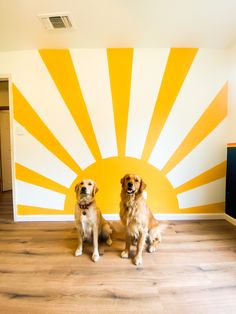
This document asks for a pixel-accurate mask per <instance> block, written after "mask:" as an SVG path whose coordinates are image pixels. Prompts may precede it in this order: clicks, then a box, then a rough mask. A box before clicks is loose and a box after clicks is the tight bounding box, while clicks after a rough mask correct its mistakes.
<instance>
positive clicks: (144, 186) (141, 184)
mask: <svg viewBox="0 0 236 314" xmlns="http://www.w3.org/2000/svg"><path fill="white" fill-rule="evenodd" d="M146 187H147V184H146V183H145V182H144V181H143V179H141V182H140V188H139V191H140V192H143V191H144V190H145V189H146Z"/></svg>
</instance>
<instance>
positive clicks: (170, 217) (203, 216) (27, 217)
mask: <svg viewBox="0 0 236 314" xmlns="http://www.w3.org/2000/svg"><path fill="white" fill-rule="evenodd" d="M154 216H155V217H156V218H157V219H158V220H209V219H226V220H228V219H232V220H233V218H231V217H230V216H228V215H226V214H224V213H222V214H155V215H154ZM226 216H228V217H229V218H228V219H227V218H226ZM103 217H104V218H105V219H107V220H120V216H119V214H103ZM234 220H235V219H234ZM15 221H16V222H18V221H19V222H20V221H74V215H20V216H17V217H16V220H15ZM228 221H229V220H228ZM232 223H233V222H232Z"/></svg>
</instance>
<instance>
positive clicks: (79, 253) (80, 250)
mask: <svg viewBox="0 0 236 314" xmlns="http://www.w3.org/2000/svg"><path fill="white" fill-rule="evenodd" d="M80 255H82V249H81V248H78V249H77V250H76V251H75V256H80Z"/></svg>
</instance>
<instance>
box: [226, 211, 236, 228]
mask: <svg viewBox="0 0 236 314" xmlns="http://www.w3.org/2000/svg"><path fill="white" fill-rule="evenodd" d="M225 220H227V221H228V222H230V223H231V224H232V225H234V226H236V219H235V218H233V217H231V216H229V215H227V214H225Z"/></svg>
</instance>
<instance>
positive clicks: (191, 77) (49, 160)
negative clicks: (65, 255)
mask: <svg viewBox="0 0 236 314" xmlns="http://www.w3.org/2000/svg"><path fill="white" fill-rule="evenodd" d="M0 69H1V70H0V71H1V73H0V74H11V76H12V82H13V87H12V90H13V112H14V121H13V129H14V130H13V134H14V144H13V146H14V156H15V174H16V178H15V187H16V204H17V215H18V217H20V216H21V215H70V214H73V211H74V204H75V194H74V186H75V184H76V183H77V182H78V181H80V180H81V179H84V178H91V179H93V180H95V181H96V182H97V184H98V187H99V192H98V194H97V203H98V204H99V207H100V208H101V210H102V212H103V213H107V214H113V213H118V212H119V194H120V179H121V177H122V176H123V175H124V174H126V173H130V172H131V173H138V174H139V175H141V176H142V177H143V179H144V181H145V182H146V183H147V194H148V203H149V205H150V207H151V209H152V211H153V212H155V213H167V214H170V213H175V214H178V213H182V214H186V213H222V212H224V206H225V204H224V201H225V172H226V143H227V136H228V134H227V127H228V114H227V106H228V100H227V99H228V83H227V82H228V78H229V64H228V58H227V53H226V52H225V51H223V50H206V49H195V48H193V49H190V48H173V49H79V50H77V49H71V50H40V51H36V50H30V51H14V52H4V53H0Z"/></svg>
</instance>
